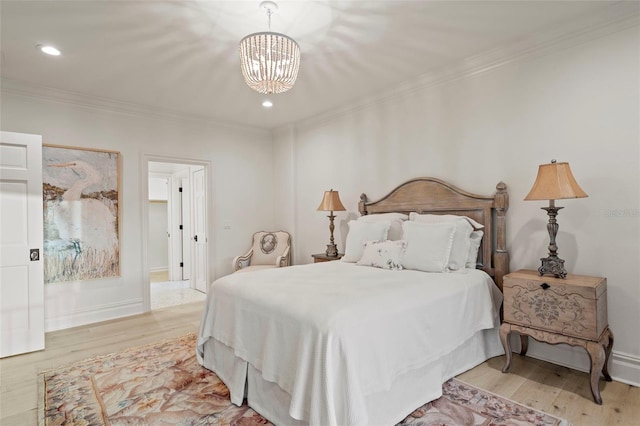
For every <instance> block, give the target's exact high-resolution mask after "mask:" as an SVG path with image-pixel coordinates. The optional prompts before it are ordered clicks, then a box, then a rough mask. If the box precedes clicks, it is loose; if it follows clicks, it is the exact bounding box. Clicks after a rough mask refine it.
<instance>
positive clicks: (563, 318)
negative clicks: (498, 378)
mask: <svg viewBox="0 0 640 426" xmlns="http://www.w3.org/2000/svg"><path fill="white" fill-rule="evenodd" d="M503 288H504V322H503V323H502V325H501V326H500V340H501V341H502V346H503V347H504V351H505V355H506V361H505V365H504V368H503V369H502V372H503V373H506V372H508V371H509V368H510V367H511V359H512V354H511V342H510V341H509V335H510V334H511V333H518V334H519V335H520V341H521V343H522V347H521V351H520V355H525V354H526V353H527V344H528V338H529V337H533V338H534V339H536V340H537V341H539V342H545V343H550V344H552V345H556V344H558V343H566V344H569V345H571V346H580V347H582V348H584V349H585V350H586V351H587V353H588V354H589V358H590V359H591V371H590V377H591V394H592V395H593V399H594V401H595V402H596V403H597V404H602V398H601V397H600V386H599V379H600V372H601V371H602V374H603V375H604V378H605V380H607V381H611V376H610V375H609V372H608V369H607V364H608V361H609V357H610V355H611V349H612V347H613V333H612V332H611V330H610V329H609V324H608V322H607V279H606V278H600V277H589V276H585V275H567V278H566V279H561V278H554V277H548V276H542V277H541V276H540V275H539V274H538V272H537V271H527V270H520V271H517V272H512V273H510V274H508V275H505V276H504V282H503Z"/></svg>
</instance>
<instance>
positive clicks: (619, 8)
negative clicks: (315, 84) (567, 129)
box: [290, 1, 640, 128]
mask: <svg viewBox="0 0 640 426" xmlns="http://www.w3.org/2000/svg"><path fill="white" fill-rule="evenodd" d="M639 25H640V3H638V2H635V1H634V2H624V1H623V2H616V3H615V4H612V5H611V6H609V7H608V8H606V9H605V10H604V11H603V12H602V13H601V14H598V15H597V16H596V15H590V16H587V17H584V18H583V19H581V20H576V21H575V22H574V23H573V24H572V25H571V26H569V27H567V26H564V27H563V28H562V29H551V30H548V31H545V32H542V33H540V34H536V35H535V36H532V37H528V38H526V39H521V40H519V41H517V42H513V43H509V44H506V45H503V46H500V47H498V48H495V49H491V50H488V51H485V52H483V53H480V54H478V55H474V56H471V57H468V58H465V59H464V60H462V61H457V62H455V63H453V64H450V65H448V66H445V67H443V68H441V69H439V70H436V71H432V72H428V73H425V74H423V75H421V76H419V77H417V78H414V79H412V80H409V81H406V82H404V83H401V84H399V85H397V86H395V87H393V88H391V89H389V90H386V91H382V92H380V93H376V94H375V95H371V96H365V97H363V98H360V99H359V100H358V101H356V102H352V103H349V104H347V105H344V106H342V107H340V108H337V109H334V110H331V111H327V112H325V113H322V114H319V115H316V116H314V117H311V118H307V119H303V120H300V121H297V122H295V123H290V125H291V124H293V125H294V126H296V127H297V128H305V127H310V126H317V125H321V124H323V123H325V122H328V121H332V120H334V119H336V118H339V117H342V116H344V115H345V114H348V113H352V112H355V111H359V110H364V109H367V108H371V107H374V106H376V105H378V104H380V103H381V102H384V101H389V100H391V99H399V98H402V97H404V96H410V95H413V94H415V93H417V92H419V91H422V90H425V89H428V88H431V87H435V86H440V85H443V84H445V83H449V82H451V81H455V80H459V79H463V78H468V77H472V76H475V75H479V74H483V73H486V72H489V71H492V70H494V69H496V68H499V67H502V66H505V65H508V64H511V63H513V62H518V61H525V60H530V59H533V58H537V57H540V56H544V55H548V54H550V53H553V52H557V51H561V50H565V49H568V48H572V47H575V46H579V45H581V44H585V43H587V42H589V41H592V40H596V39H599V38H602V37H605V36H607V35H610V34H614V33H617V32H620V31H624V30H626V29H629V28H633V27H638V26H639Z"/></svg>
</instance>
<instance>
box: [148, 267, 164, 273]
mask: <svg viewBox="0 0 640 426" xmlns="http://www.w3.org/2000/svg"><path fill="white" fill-rule="evenodd" d="M168 271H169V267H168V266H156V267H155V268H149V272H168Z"/></svg>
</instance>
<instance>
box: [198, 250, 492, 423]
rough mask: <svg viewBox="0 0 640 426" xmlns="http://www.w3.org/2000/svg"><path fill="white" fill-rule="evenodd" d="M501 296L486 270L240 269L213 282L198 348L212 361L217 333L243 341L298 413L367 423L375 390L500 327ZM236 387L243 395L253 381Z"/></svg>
mask: <svg viewBox="0 0 640 426" xmlns="http://www.w3.org/2000/svg"><path fill="white" fill-rule="evenodd" d="M501 302H502V295H501V293H500V292H499V290H498V289H497V288H496V287H495V285H494V283H493V281H492V280H491V278H490V277H489V276H488V275H487V274H485V273H484V272H482V271H478V270H466V271H464V272H460V273H445V274H439V273H426V272H419V271H407V270H405V271H388V270H382V269H377V268H371V267H365V266H357V265H355V264H348V263H345V262H341V261H334V262H325V263H317V264H311V265H302V266H294V267H288V268H275V269H269V270H260V271H256V272H249V273H243V274H232V275H228V276H225V277H223V278H220V279H219V280H217V281H216V282H214V283H213V284H212V285H211V288H210V290H209V294H208V300H207V305H206V308H205V311H204V312H203V316H202V323H201V326H200V334H199V338H198V349H197V354H198V359H199V361H200V363H201V364H203V345H204V344H205V342H206V341H207V340H208V339H211V338H213V339H216V340H217V341H219V342H221V343H223V344H224V345H227V346H229V347H231V348H233V352H234V353H235V355H236V356H237V357H239V358H241V359H242V360H244V361H246V362H248V363H250V364H251V365H252V366H253V367H255V368H256V369H258V370H260V371H261V372H262V376H263V378H264V379H265V380H268V381H271V382H274V383H277V384H278V385H279V386H280V387H281V388H282V389H283V390H285V391H286V392H287V393H289V394H290V395H291V406H290V407H289V415H290V416H291V417H293V418H295V419H300V420H304V421H307V422H308V423H309V424H310V425H339V426H349V425H365V424H368V419H367V412H366V409H365V402H364V397H365V396H366V395H370V394H372V393H376V392H380V391H384V390H388V389H389V388H390V387H391V384H392V383H393V381H394V379H395V378H396V377H398V376H399V375H401V374H402V373H406V372H408V371H411V370H412V369H416V368H419V367H422V366H425V365H427V364H428V363H430V362H432V361H434V360H435V359H437V358H439V357H441V356H444V355H446V354H448V353H450V352H451V351H453V350H455V348H457V347H458V346H459V345H461V344H462V343H463V342H464V341H465V340H467V339H468V338H470V337H471V336H472V335H473V334H474V333H476V332H477V331H479V330H483V329H489V328H493V327H495V326H497V325H498V324H499V306H500V304H501ZM205 366H206V365H205ZM209 368H211V367H209ZM236 371H237V370H236ZM243 371H245V372H246V369H244V370H243ZM244 374H246V373H244ZM234 381H235V382H236V383H239V382H240V383H243V384H244V378H234ZM234 388H235V389H234ZM230 391H231V392H232V401H242V397H243V395H242V394H241V395H238V393H241V392H242V393H244V388H242V389H237V386H234V387H233V388H232V387H231V386H230ZM234 393H236V395H234Z"/></svg>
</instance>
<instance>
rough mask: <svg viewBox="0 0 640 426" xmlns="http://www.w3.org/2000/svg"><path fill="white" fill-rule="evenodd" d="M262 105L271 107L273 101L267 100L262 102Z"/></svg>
mask: <svg viewBox="0 0 640 426" xmlns="http://www.w3.org/2000/svg"><path fill="white" fill-rule="evenodd" d="M262 106H263V107H265V108H271V107H272V106H273V102H271V101H269V100H267V101H263V102H262Z"/></svg>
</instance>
